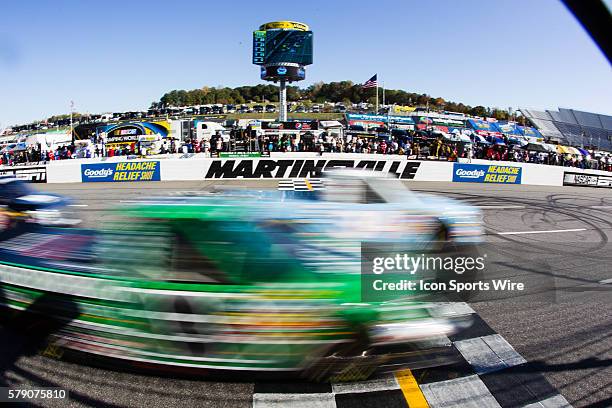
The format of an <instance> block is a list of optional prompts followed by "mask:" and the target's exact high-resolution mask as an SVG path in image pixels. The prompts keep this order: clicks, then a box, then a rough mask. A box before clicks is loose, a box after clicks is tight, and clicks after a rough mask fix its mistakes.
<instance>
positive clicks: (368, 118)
mask: <svg viewBox="0 0 612 408" xmlns="http://www.w3.org/2000/svg"><path fill="white" fill-rule="evenodd" d="M345 116H346V120H347V121H348V122H349V123H350V122H358V121H359V122H379V123H388V122H390V123H400V124H406V125H412V124H414V120H413V119H412V117H410V116H393V115H372V114H368V113H363V114H362V113H347V114H346V115H345Z"/></svg>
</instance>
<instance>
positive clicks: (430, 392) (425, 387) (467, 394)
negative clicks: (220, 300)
mask: <svg viewBox="0 0 612 408" xmlns="http://www.w3.org/2000/svg"><path fill="white" fill-rule="evenodd" d="M420 387H421V391H422V392H423V395H424V396H425V399H426V400H427V402H428V403H429V406H430V407H432V408H437V407H461V406H469V407H483V408H489V407H491V408H492V407H495V408H500V405H499V403H498V402H497V400H496V399H495V397H493V395H492V394H491V391H489V389H488V388H487V386H486V385H485V384H484V383H483V382H482V380H481V379H480V378H478V376H477V375H470V376H468V377H461V378H455V379H452V380H445V381H439V382H434V383H429V384H421V385H420ZM256 395H257V394H256Z"/></svg>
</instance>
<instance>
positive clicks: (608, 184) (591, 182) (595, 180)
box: [563, 172, 612, 188]
mask: <svg viewBox="0 0 612 408" xmlns="http://www.w3.org/2000/svg"><path fill="white" fill-rule="evenodd" d="M563 185H564V186H583V187H604V188H612V176H602V175H597V174H585V173H569V172H565V173H563Z"/></svg>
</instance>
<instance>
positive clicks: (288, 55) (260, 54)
mask: <svg viewBox="0 0 612 408" xmlns="http://www.w3.org/2000/svg"><path fill="white" fill-rule="evenodd" d="M280 63H293V64H299V65H310V64H312V31H297V30H265V31H264V30H257V31H254V32H253V64H256V65H267V64H280Z"/></svg>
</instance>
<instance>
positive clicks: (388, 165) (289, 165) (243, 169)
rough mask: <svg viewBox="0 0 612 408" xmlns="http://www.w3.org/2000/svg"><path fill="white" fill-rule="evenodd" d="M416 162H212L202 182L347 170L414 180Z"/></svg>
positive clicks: (303, 160) (304, 160)
mask: <svg viewBox="0 0 612 408" xmlns="http://www.w3.org/2000/svg"><path fill="white" fill-rule="evenodd" d="M420 165H421V163H420V162H410V161H406V160H393V161H391V160H384V159H383V160H375V159H371V160H368V159H365V160H342V159H341V160H334V159H296V160H293V159H278V160H274V159H259V160H253V159H236V160H231V159H228V160H221V159H219V160H212V162H211V163H210V165H209V166H207V168H206V170H205V174H204V178H205V179H262V178H264V179H265V178H270V179H271V178H308V177H318V176H320V175H321V173H322V172H323V171H329V170H332V169H340V168H349V169H362V170H372V171H380V172H384V173H388V174H391V175H392V176H394V177H398V178H400V179H408V180H411V179H414V176H415V175H416V172H417V170H418V169H419V166H420Z"/></svg>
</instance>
